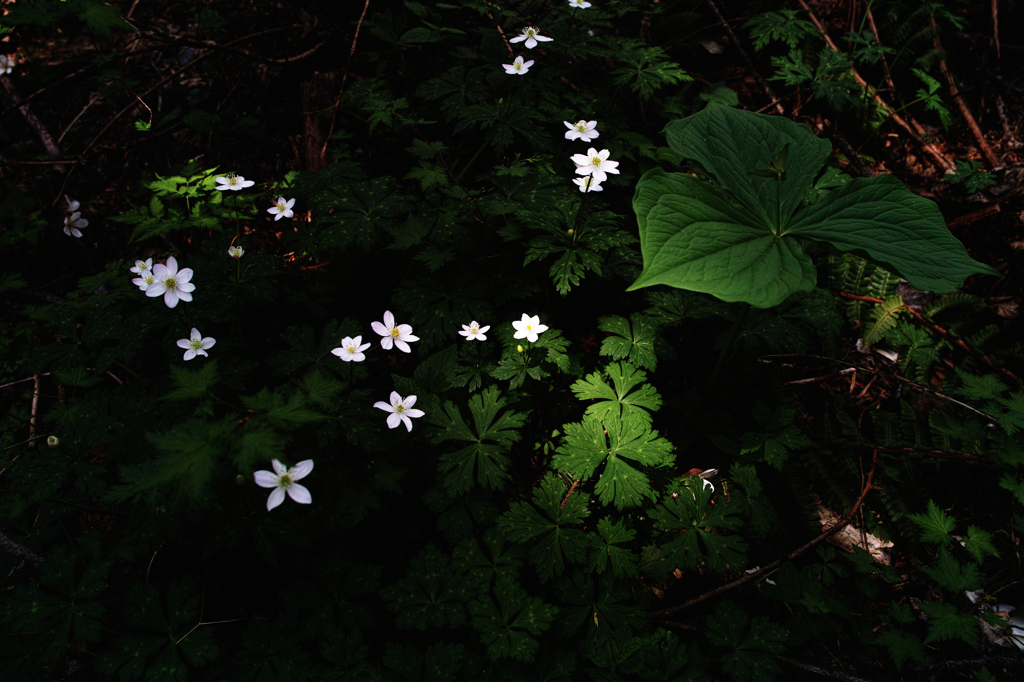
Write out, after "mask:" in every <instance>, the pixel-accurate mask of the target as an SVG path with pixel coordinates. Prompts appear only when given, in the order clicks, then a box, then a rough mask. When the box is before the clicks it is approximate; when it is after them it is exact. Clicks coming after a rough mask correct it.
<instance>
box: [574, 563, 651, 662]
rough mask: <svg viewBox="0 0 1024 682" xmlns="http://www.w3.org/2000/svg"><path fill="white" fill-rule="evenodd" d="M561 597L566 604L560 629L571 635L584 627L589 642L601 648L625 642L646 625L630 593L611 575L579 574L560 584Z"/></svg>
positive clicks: (642, 613) (641, 612)
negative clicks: (613, 642) (614, 642)
mask: <svg viewBox="0 0 1024 682" xmlns="http://www.w3.org/2000/svg"><path fill="white" fill-rule="evenodd" d="M558 596H559V597H560V598H561V601H562V602H563V603H564V606H562V615H561V617H560V618H559V625H560V626H561V627H560V628H559V629H560V630H562V631H564V632H566V633H568V634H571V633H575V632H578V631H579V629H580V627H585V628H586V638H587V640H588V641H590V642H593V643H597V644H598V645H604V644H606V643H607V642H609V641H621V640H623V639H626V638H627V637H629V636H631V635H632V634H633V633H634V632H635V631H637V630H638V629H641V628H643V627H644V625H645V621H646V616H645V614H644V612H643V610H642V609H640V608H639V607H638V606H637V604H636V602H635V599H634V598H633V596H632V594H631V593H630V590H629V589H628V588H627V587H626V585H625V584H624V583H622V582H619V581H617V580H616V579H615V577H614V576H613V575H612V574H611V573H605V574H604V575H602V576H600V577H599V578H595V576H594V575H592V574H589V573H583V572H582V571H576V572H574V573H573V575H572V577H571V578H566V579H563V580H561V581H560V582H559V584H558Z"/></svg>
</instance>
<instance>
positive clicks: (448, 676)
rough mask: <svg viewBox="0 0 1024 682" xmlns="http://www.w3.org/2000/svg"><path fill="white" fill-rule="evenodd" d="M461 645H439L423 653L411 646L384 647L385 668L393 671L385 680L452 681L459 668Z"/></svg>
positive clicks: (406, 681)
mask: <svg viewBox="0 0 1024 682" xmlns="http://www.w3.org/2000/svg"><path fill="white" fill-rule="evenodd" d="M462 656H463V646H462V645H461V644H449V643H448V642H438V643H437V644H434V645H433V646H429V647H427V649H426V651H425V652H424V653H422V654H421V653H420V652H419V651H417V650H416V647H415V646H413V645H411V644H392V643H391V642H388V645H387V646H386V647H385V648H384V667H385V668H389V669H390V670H392V671H394V672H393V673H388V674H387V675H386V677H385V678H384V679H385V680H402V681H403V682H453V681H454V680H455V675H456V673H458V671H459V669H460V668H461V667H462Z"/></svg>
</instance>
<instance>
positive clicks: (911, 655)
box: [875, 625, 927, 670]
mask: <svg viewBox="0 0 1024 682" xmlns="http://www.w3.org/2000/svg"><path fill="white" fill-rule="evenodd" d="M875 641H876V642H878V643H879V644H881V645H882V646H884V647H885V648H886V649H888V651H889V656H890V657H891V658H892V662H893V663H895V664H896V670H902V669H903V666H904V665H906V663H907V662H908V661H911V660H913V661H917V662H918V663H923V662H924V661H925V660H927V657H926V656H925V654H924V645H923V644H921V640H920V639H919V638H918V637H917V636H916V635H914V634H912V633H910V632H905V631H903V630H897V629H896V628H894V627H892V626H891V625H890V626H889V627H887V628H885V629H884V630H882V631H881V632H879V633H878V636H877V637H876V639H875Z"/></svg>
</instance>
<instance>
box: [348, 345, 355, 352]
mask: <svg viewBox="0 0 1024 682" xmlns="http://www.w3.org/2000/svg"><path fill="white" fill-rule="evenodd" d="M348 352H349V353H355V352H356V347H355V346H349V347H348Z"/></svg>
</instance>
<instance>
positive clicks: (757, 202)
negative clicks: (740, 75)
mask: <svg viewBox="0 0 1024 682" xmlns="http://www.w3.org/2000/svg"><path fill="white" fill-rule="evenodd" d="M664 132H665V137H666V139H667V140H668V146H669V148H671V149H672V151H674V152H676V153H677V154H681V155H682V156H683V157H684V158H687V159H691V160H693V161H696V162H698V163H699V164H700V165H701V167H702V168H703V169H704V170H706V171H707V172H708V173H709V174H711V175H712V176H714V178H715V179H716V180H717V181H718V183H719V184H720V185H721V186H722V187H724V188H725V189H726V190H728V191H729V192H730V193H731V194H732V195H733V196H734V197H736V198H737V199H739V200H740V201H741V202H743V205H744V206H746V207H747V209H749V210H750V211H751V212H753V213H754V214H755V215H757V216H758V217H759V218H760V219H761V220H762V221H763V222H764V223H765V224H767V225H775V223H776V188H775V181H774V180H765V179H763V178H759V177H757V176H755V175H750V174H749V172H750V171H752V170H754V169H755V168H766V167H768V166H770V165H771V164H772V162H773V161H774V160H775V157H776V155H778V153H779V151H781V150H782V148H783V147H784V146H785V145H787V144H788V145H789V158H788V161H787V163H786V174H785V176H784V177H783V179H782V222H783V224H785V223H786V221H787V220H788V218H789V216H791V215H793V212H794V211H796V209H797V206H799V205H800V201H801V200H802V199H803V198H804V196H805V195H806V194H807V188H808V187H810V186H811V182H812V181H813V180H814V177H815V176H816V175H817V174H818V171H819V170H821V167H822V166H823V165H825V159H827V158H828V154H829V152H830V151H831V150H832V145H831V144H830V143H829V141H828V140H823V139H821V138H819V137H817V136H816V135H815V134H814V132H813V131H812V130H811V128H810V127H809V126H808V125H806V124H804V123H796V122H795V121H791V120H789V119H788V118H782V117H781V116H767V115H764V114H754V113H750V112H747V111H742V110H740V109H734V108H733V107H727V106H725V105H722V104H717V103H715V102H711V103H709V104H708V106H707V107H705V108H704V109H703V110H702V111H700V112H698V113H696V114H694V115H693V116H688V117H686V118H684V119H681V120H678V121H673V122H672V123H669V124H668V125H667V126H666V127H665V130H664Z"/></svg>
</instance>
